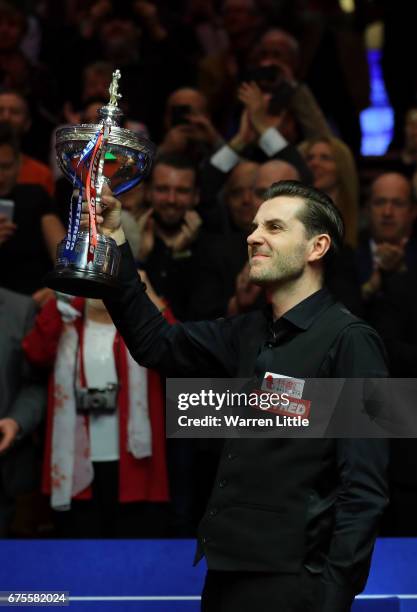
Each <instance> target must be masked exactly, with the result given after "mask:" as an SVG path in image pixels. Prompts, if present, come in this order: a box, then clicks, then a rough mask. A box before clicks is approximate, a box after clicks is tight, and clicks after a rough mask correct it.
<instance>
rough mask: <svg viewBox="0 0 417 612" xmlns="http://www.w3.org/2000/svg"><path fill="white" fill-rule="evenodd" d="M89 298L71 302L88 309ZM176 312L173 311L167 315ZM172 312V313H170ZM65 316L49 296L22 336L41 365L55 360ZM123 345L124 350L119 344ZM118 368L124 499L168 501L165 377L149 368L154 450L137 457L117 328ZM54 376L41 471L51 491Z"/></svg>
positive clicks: (81, 496) (44, 484) (83, 496)
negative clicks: (131, 448) (132, 448)
mask: <svg viewBox="0 0 417 612" xmlns="http://www.w3.org/2000/svg"><path fill="white" fill-rule="evenodd" d="M84 303H85V301H84V299H83V298H76V299H75V300H74V301H73V302H72V306H73V307H74V308H76V309H77V310H78V311H79V312H81V313H82V314H83V313H84ZM168 316H169V318H171V315H170V314H169V315H168ZM167 318H168V317H167ZM83 324H84V318H83V316H81V317H78V318H77V319H76V320H75V321H74V325H75V327H76V329H77V331H78V333H79V334H80V332H82V328H83ZM62 327H63V322H62V318H61V315H60V313H59V311H58V309H57V307H56V300H55V299H53V300H49V301H48V302H47V304H45V306H44V307H43V308H42V310H41V312H40V313H39V314H38V316H37V318H36V321H35V327H34V328H33V329H32V330H31V331H30V332H29V334H28V335H27V336H26V337H25V339H24V340H23V348H24V350H25V353H26V355H27V357H28V359H29V360H30V361H31V362H32V363H34V364H35V365H38V366H52V365H53V363H54V360H55V356H56V351H57V346H58V341H59V337H60V335H61V331H62ZM119 345H120V350H119ZM113 349H114V358H115V363H116V369H117V371H118V372H119V373H120V392H119V396H118V414H119V424H120V427H119V430H120V460H119V501H120V502H137V501H152V502H158V501H168V499H169V493H168V475H167V468H166V458H165V420H164V394H163V386H162V383H161V378H160V376H159V374H158V373H157V372H155V371H154V370H149V369H148V370H147V372H148V403H149V404H148V405H149V418H150V422H151V431H152V456H151V457H146V458H144V459H136V458H135V457H134V456H133V455H132V454H131V453H129V452H128V451H127V439H128V437H127V421H128V402H129V397H128V380H127V372H128V370H127V356H126V350H127V349H126V346H125V344H124V342H123V339H122V338H121V336H120V335H119V334H118V333H117V334H116V337H115V342H114V347H113ZM53 390H54V380H53V376H50V379H49V389H48V411H47V422H46V442H45V454H44V465H43V477H42V490H43V492H44V493H46V494H50V493H51V446H52V426H53V412H54V408H55V407H54V392H53ZM91 495H92V492H91V487H88V488H87V489H85V490H84V491H82V492H81V493H80V494H79V495H77V496H76V499H91Z"/></svg>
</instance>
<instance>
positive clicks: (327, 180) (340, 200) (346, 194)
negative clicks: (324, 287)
mask: <svg viewBox="0 0 417 612" xmlns="http://www.w3.org/2000/svg"><path fill="white" fill-rule="evenodd" d="M300 150H301V152H302V153H303V155H304V157H305V159H306V162H307V165H308V166H309V168H310V170H311V172H312V174H313V185H314V187H316V188H317V189H321V190H322V191H324V192H326V193H327V194H328V195H329V196H330V197H331V198H332V200H333V201H334V202H335V204H336V206H337V207H338V208H339V210H340V212H341V213H342V215H343V219H344V221H345V226H346V235H345V240H346V244H348V245H350V246H351V247H353V248H355V247H356V244H357V240H358V218H359V178H358V173H357V170H356V166H355V161H354V159H353V155H352V153H351V151H350V149H349V147H348V146H347V145H346V144H345V143H344V142H342V141H341V140H339V139H338V138H333V137H331V138H320V139H316V140H307V141H305V142H303V143H302V144H301V145H300Z"/></svg>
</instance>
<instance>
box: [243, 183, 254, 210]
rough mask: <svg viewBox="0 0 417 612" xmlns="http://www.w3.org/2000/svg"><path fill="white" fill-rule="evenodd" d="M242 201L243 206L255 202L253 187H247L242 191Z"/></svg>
mask: <svg viewBox="0 0 417 612" xmlns="http://www.w3.org/2000/svg"><path fill="white" fill-rule="evenodd" d="M241 203H242V205H243V206H252V204H253V189H252V188H251V187H247V188H246V189H245V190H244V191H243V193H242V200H241Z"/></svg>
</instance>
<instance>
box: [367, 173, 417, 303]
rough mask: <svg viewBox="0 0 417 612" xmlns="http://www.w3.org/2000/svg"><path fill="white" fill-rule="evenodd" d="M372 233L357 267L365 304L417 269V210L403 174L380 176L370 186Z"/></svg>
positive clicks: (370, 224)
mask: <svg viewBox="0 0 417 612" xmlns="http://www.w3.org/2000/svg"><path fill="white" fill-rule="evenodd" d="M367 214H368V220H369V230H368V231H367V232H366V233H365V234H364V235H363V236H362V237H361V240H360V243H359V247H358V250H357V257H356V260H357V266H358V271H359V275H360V281H361V285H362V294H363V298H364V300H365V301H366V302H368V303H369V302H371V301H372V299H373V298H375V297H377V295H378V294H379V293H380V292H381V291H384V290H387V289H388V288H389V284H390V281H391V280H392V279H394V280H398V279H399V277H398V275H399V274H400V275H401V274H402V273H404V272H406V271H407V270H413V269H415V268H417V241H416V238H415V236H414V237H413V236H412V233H413V224H414V221H415V219H416V216H417V206H416V203H415V201H414V197H413V194H412V186H411V182H410V181H409V179H408V178H406V177H405V176H403V175H402V174H399V173H396V172H388V173H384V174H381V175H380V176H379V177H378V178H377V179H376V180H375V181H374V182H373V183H372V185H371V189H370V196H369V199H368V203H367Z"/></svg>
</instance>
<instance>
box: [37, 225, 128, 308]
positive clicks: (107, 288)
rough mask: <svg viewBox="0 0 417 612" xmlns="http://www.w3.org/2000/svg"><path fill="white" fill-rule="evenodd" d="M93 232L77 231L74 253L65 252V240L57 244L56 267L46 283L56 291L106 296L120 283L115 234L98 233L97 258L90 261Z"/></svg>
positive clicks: (96, 296)
mask: <svg viewBox="0 0 417 612" xmlns="http://www.w3.org/2000/svg"><path fill="white" fill-rule="evenodd" d="M88 249H89V234H88V232H87V231H81V232H79V233H78V234H77V238H76V242H75V248H74V257H73V260H72V261H70V260H69V259H68V257H67V256H66V255H65V240H63V241H62V242H60V244H59V245H58V247H57V260H56V265H55V269H54V270H53V271H52V272H50V273H49V274H48V276H47V277H46V279H45V280H46V285H47V286H48V287H50V289H53V290H54V291H60V292H61V293H67V294H69V295H77V296H81V297H87V298H105V297H107V296H109V295H111V294H112V293H114V290H115V289H116V290H117V288H118V287H119V283H118V282H117V272H118V269H119V263H120V253H119V249H118V247H117V244H116V243H115V241H114V240H113V238H110V237H107V236H103V235H101V234H98V236H97V246H96V249H95V252H94V260H93V261H91V262H89V261H88Z"/></svg>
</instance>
